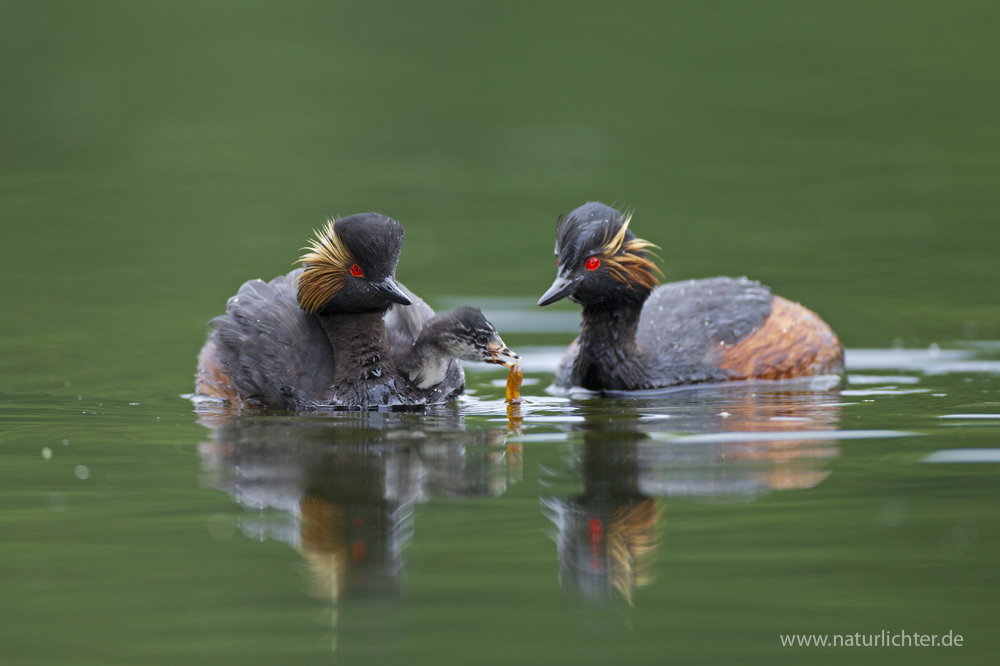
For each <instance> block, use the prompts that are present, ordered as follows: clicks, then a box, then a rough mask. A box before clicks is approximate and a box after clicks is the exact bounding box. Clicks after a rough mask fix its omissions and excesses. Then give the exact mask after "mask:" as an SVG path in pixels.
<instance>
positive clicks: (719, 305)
mask: <svg viewBox="0 0 1000 666" xmlns="http://www.w3.org/2000/svg"><path fill="white" fill-rule="evenodd" d="M629 220H630V216H629V215H626V216H624V219H623V217H622V215H621V213H619V212H618V211H617V210H615V209H614V208H611V207H609V206H605V205H603V204H600V203H593V202H591V203H587V204H584V205H583V206H580V207H579V208H577V209H576V210H574V211H573V212H572V213H570V214H569V215H567V216H566V217H565V219H563V220H561V221H560V223H559V226H558V229H557V231H556V249H555V252H556V261H557V263H558V266H559V269H558V270H559V272H558V275H557V277H556V280H555V282H554V283H553V284H552V286H551V287H550V288H549V290H548V291H547V292H545V294H544V295H543V296H542V298H541V299H540V300H539V301H538V304H539V305H548V304H550V303H554V302H555V301H558V300H559V299H561V298H565V297H569V298H570V299H571V300H573V301H576V302H577V303H580V304H581V305H582V306H583V321H582V325H581V330H580V336H579V337H578V338H577V339H576V340H575V341H574V342H573V344H571V345H570V347H569V349H568V350H567V351H566V355H565V356H564V357H563V359H562V361H561V362H560V365H559V369H558V370H557V372H556V377H555V385H556V386H559V387H564V388H570V387H574V386H579V387H582V388H585V389H590V390H594V391H599V390H616V391H633V390H641V389H654V388H664V387H670V386H681V385H685V384H698V383H703V382H718V381H727V380H745V379H790V378H793V377H805V376H810V375H824V374H840V373H841V372H843V369H844V348H843V346H841V344H840V340H838V339H837V336H836V335H835V334H834V333H833V331H832V330H831V329H830V327H829V326H828V325H827V324H826V322H824V321H823V320H822V319H820V318H819V317H818V316H817V315H816V314H815V313H814V312H812V311H810V310H808V309H806V308H804V307H802V306H801V305H799V304H797V303H792V302H790V301H787V300H785V299H784V298H781V297H780V296H775V295H773V294H772V293H771V290H770V289H768V288H767V287H765V286H763V285H761V284H760V283H759V282H753V281H751V280H748V279H746V278H739V279H734V278H725V277H719V278H710V279H705V280H690V281H686V282H674V283H672V284H665V285H662V286H657V280H656V276H655V275H654V274H653V272H654V271H657V272H659V269H658V268H657V267H656V266H655V265H654V264H653V262H652V261H651V260H650V258H649V256H647V255H648V249H649V248H650V247H655V246H653V245H652V244H651V243H649V242H647V241H644V240H642V239H640V238H637V237H636V236H635V235H634V234H633V233H632V232H631V231H630V230H629V228H628V225H629Z"/></svg>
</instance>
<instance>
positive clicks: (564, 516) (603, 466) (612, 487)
mask: <svg viewBox="0 0 1000 666" xmlns="http://www.w3.org/2000/svg"><path fill="white" fill-rule="evenodd" d="M835 399H836V394H835V393H830V392H829V391H827V390H798V391H796V390H788V389H785V388H781V387H770V388H761V387H759V386H757V387H745V388H743V387H739V388H736V389H724V390H713V391H711V392H700V393H689V394H682V395H679V396H676V397H673V398H670V399H663V400H658V401H656V402H655V403H654V402H650V403H645V404H642V405H640V406H639V409H638V410H637V411H639V412H640V413H641V414H642V416H643V417H644V418H640V419H638V420H629V421H626V420H623V419H609V418H608V417H607V414H601V413H593V414H590V415H588V417H587V420H586V421H585V422H584V423H583V426H582V428H583V444H582V446H581V447H579V448H578V449H574V450H572V451H571V452H570V461H569V462H570V466H571V468H572V469H575V470H576V471H578V473H579V477H580V481H581V483H582V485H583V492H582V493H581V494H579V495H576V496H573V497H569V498H543V499H542V504H543V511H544V512H545V513H546V515H547V516H548V517H549V519H550V520H552V522H553V523H554V524H555V526H556V527H557V529H558V535H557V536H556V543H557V547H558V553H559V580H560V585H561V586H562V588H563V589H564V590H565V591H566V592H567V593H568V594H569V596H570V597H571V598H574V599H577V600H579V601H581V602H582V603H584V604H587V605H590V606H603V607H613V606H615V605H620V604H622V603H623V602H624V604H625V606H626V607H631V606H632V605H633V598H634V595H635V593H636V590H637V589H638V588H641V587H643V586H645V585H648V584H650V583H651V582H652V580H653V576H652V568H653V566H652V565H653V563H654V558H655V555H656V551H657V549H658V547H659V543H660V536H661V535H660V534H659V529H658V527H659V525H660V523H662V522H663V521H662V520H661V519H662V516H663V513H664V508H663V499H662V498H666V497H670V498H674V499H676V500H678V501H680V500H682V499H692V498H698V499H701V500H706V499H707V500H710V501H726V502H731V501H748V500H753V499H756V498H758V497H760V496H762V495H764V494H767V493H769V492H774V491H786V490H796V489H798V490H802V489H808V488H812V487H815V486H816V485H818V484H819V483H821V482H822V481H823V480H824V479H825V478H826V477H827V476H828V475H829V471H828V470H825V469H823V466H824V462H825V461H826V460H827V459H829V458H831V457H835V456H836V455H838V449H837V448H836V446H834V445H832V444H831V443H830V442H829V441H816V440H811V439H810V438H809V435H808V432H809V431H817V430H832V429H835V428H836V427H837V423H838V421H839V415H840V407H839V406H838V404H837V403H836V402H834V400H835ZM768 432H773V433H775V439H774V440H767V439H761V438H760V437H759V435H760V434H761V433H768ZM790 432H796V433H797V432H801V433H802V438H801V439H799V438H798V437H797V436H796V437H794V438H792V437H789V436H788V433H790ZM679 433H686V434H691V433H697V434H702V435H712V437H709V438H701V439H700V440H699V439H697V438H691V440H692V441H691V443H688V441H686V440H685V439H684V438H683V437H678V436H677V435H678V434H679ZM741 433H754V434H755V435H758V436H755V437H753V438H746V437H742V438H741V437H740V434H741ZM747 439H750V440H751V441H746V440H747Z"/></svg>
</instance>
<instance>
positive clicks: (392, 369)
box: [195, 213, 518, 410]
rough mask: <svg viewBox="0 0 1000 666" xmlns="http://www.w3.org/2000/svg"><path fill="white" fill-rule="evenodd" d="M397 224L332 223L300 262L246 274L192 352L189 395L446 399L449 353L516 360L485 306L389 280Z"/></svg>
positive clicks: (362, 402)
mask: <svg viewBox="0 0 1000 666" xmlns="http://www.w3.org/2000/svg"><path fill="white" fill-rule="evenodd" d="M402 245H403V227H402V225H400V224H399V223H398V222H396V221H395V220H393V219H391V218H389V217H386V216H384V215H379V214H377V213H366V214H362V215H353V216H351V217H347V218H344V219H341V220H336V221H332V222H329V223H328V224H327V225H326V227H325V229H323V230H322V231H319V232H317V238H316V240H314V241H312V243H311V248H310V249H309V252H307V253H306V254H305V255H304V256H303V257H302V259H301V260H300V261H301V262H302V263H303V264H304V268H301V269H297V270H294V271H292V272H291V273H289V274H288V275H284V276H279V277H277V278H275V279H273V280H271V281H270V282H268V283H265V282H263V281H261V280H251V281H249V282H246V283H245V284H243V286H242V287H240V290H239V292H238V293H237V294H236V295H235V296H233V297H232V298H230V299H229V302H228V303H227V305H226V314H224V315H222V316H220V317H216V318H215V319H213V320H212V321H211V322H210V325H211V326H212V327H213V329H214V330H213V332H212V333H211V335H210V336H209V338H208V341H207V342H206V343H205V346H204V347H203V348H202V350H201V353H200V354H199V357H198V372H197V375H196V380H195V394H196V396H203V397H212V398H219V399H223V400H226V401H227V402H229V403H230V404H232V405H234V406H239V407H249V408H256V409H260V408H268V409H285V410H306V409H315V408H322V407H327V406H329V407H335V408H347V409H376V408H378V407H380V406H388V407H391V406H403V405H424V404H432V403H439V402H446V401H448V400H451V399H453V398H454V397H456V396H457V395H458V394H460V393H461V392H462V390H463V389H464V388H465V374H464V373H463V371H462V367H461V365H460V364H459V363H458V361H457V360H456V359H457V358H461V359H465V360H472V361H484V362H487V363H496V364H500V365H509V363H508V362H507V361H506V360H504V357H506V358H511V359H516V358H518V356H517V355H516V354H514V353H513V352H511V351H510V350H509V349H508V348H507V347H506V346H505V345H504V344H503V341H502V340H501V339H500V336H499V335H498V334H497V332H496V329H495V328H494V327H493V326H492V325H491V324H490V323H489V322H488V321H486V319H485V318H484V317H483V316H482V314H481V313H479V312H478V311H475V310H470V309H460V310H458V311H455V312H450V313H446V314H443V315H438V316H435V315H434V311H433V310H432V309H431V308H430V307H429V306H428V305H427V304H426V303H424V302H423V301H422V300H421V299H420V298H418V297H417V296H415V295H414V294H413V293H411V292H410V291H409V290H407V289H406V288H405V287H403V286H402V285H401V284H399V283H398V282H396V277H395V273H396V263H397V262H398V260H399V254H400V251H401V249H402Z"/></svg>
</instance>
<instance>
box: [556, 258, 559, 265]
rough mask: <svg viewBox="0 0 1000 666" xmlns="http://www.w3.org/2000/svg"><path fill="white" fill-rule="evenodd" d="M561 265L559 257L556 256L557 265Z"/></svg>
mask: <svg viewBox="0 0 1000 666" xmlns="http://www.w3.org/2000/svg"><path fill="white" fill-rule="evenodd" d="M558 265H559V257H556V266H558Z"/></svg>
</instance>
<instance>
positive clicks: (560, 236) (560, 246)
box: [538, 202, 660, 307]
mask: <svg viewBox="0 0 1000 666" xmlns="http://www.w3.org/2000/svg"><path fill="white" fill-rule="evenodd" d="M630 220H631V214H626V215H625V216H624V219H622V215H621V213H619V212H618V211H617V210H615V209H614V208H611V207H610V206H605V205H604V204H600V203H596V202H591V203H586V204H584V205H582V206H580V207H579V208H577V209H576V210H574V211H573V212H572V213H570V214H569V215H567V216H566V217H565V218H563V219H561V220H560V221H559V226H558V227H557V228H556V263H557V265H558V267H559V272H558V274H557V277H556V281H555V282H554V283H552V286H551V287H550V288H549V290H548V291H547V292H545V294H544V295H543V296H542V298H541V299H540V300H539V301H538V304H539V305H549V304H550V303H555V302H556V301H558V300H559V299H561V298H566V297H567V296H568V297H569V298H570V299H571V300H573V301H576V302H577V303H580V304H582V305H584V306H595V307H614V306H615V305H616V304H620V303H623V302H628V301H639V302H641V301H644V300H645V299H646V297H647V296H649V292H650V291H651V290H652V289H653V287H655V286H656V284H657V281H656V277H655V276H654V275H653V271H656V272H658V273H659V272H660V270H659V269H658V268H657V267H656V266H655V265H654V264H653V262H652V261H651V260H650V259H649V258H648V257H647V256H646V255H647V249H648V248H650V247H655V246H654V245H653V244H652V243H648V242H646V241H644V240H642V239H641V238H637V237H636V236H635V234H633V233H632V232H631V231H629V229H628V224H629V221H630Z"/></svg>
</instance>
